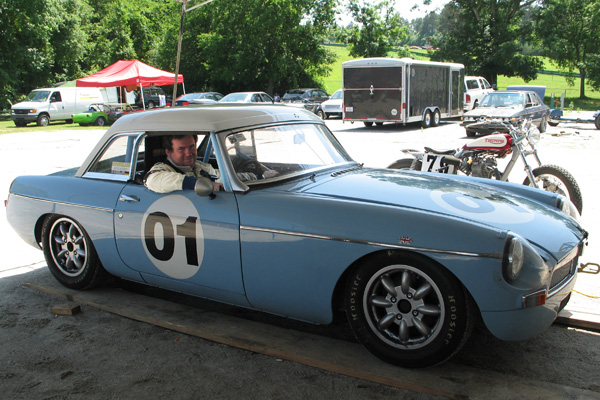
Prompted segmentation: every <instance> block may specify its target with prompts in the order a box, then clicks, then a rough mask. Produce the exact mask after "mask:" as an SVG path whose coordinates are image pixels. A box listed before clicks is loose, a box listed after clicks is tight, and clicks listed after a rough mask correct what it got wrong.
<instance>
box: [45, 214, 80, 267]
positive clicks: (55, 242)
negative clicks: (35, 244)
mask: <svg viewBox="0 0 600 400" xmlns="http://www.w3.org/2000/svg"><path fill="white" fill-rule="evenodd" d="M49 239H50V240H49V245H50V252H51V254H52V258H53V260H54V262H55V263H56V266H57V267H58V268H59V269H60V270H61V272H62V273H64V274H65V275H66V276H69V277H76V276H79V275H80V274H81V273H82V272H83V271H84V267H85V266H86V258H87V249H86V242H85V237H84V235H83V232H82V231H81V230H80V228H79V227H78V226H77V224H75V223H74V222H73V221H72V220H70V219H68V218H59V219H58V220H56V221H55V222H54V224H52V227H51V228H50V237H49Z"/></svg>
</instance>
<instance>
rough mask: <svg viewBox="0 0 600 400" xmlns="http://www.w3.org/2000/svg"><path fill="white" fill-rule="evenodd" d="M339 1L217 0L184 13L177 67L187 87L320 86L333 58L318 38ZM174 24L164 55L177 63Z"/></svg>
mask: <svg viewBox="0 0 600 400" xmlns="http://www.w3.org/2000/svg"><path fill="white" fill-rule="evenodd" d="M336 6H337V0H244V1H239V0H217V1H214V2H212V3H209V4H207V5H205V6H203V7H200V8H198V9H196V10H194V11H192V12H190V13H188V14H187V16H186V23H185V29H184V38H183V42H182V51H181V65H180V72H181V73H182V74H183V75H184V77H185V82H186V89H187V90H188V91H190V90H206V89H214V90H218V91H221V92H232V91H244V90H264V91H266V92H268V93H271V94H272V93H274V92H275V91H277V92H283V91H284V90H285V89H289V88H292V87H299V86H314V85H318V82H317V77H319V76H324V75H325V74H327V73H328V71H329V67H328V65H329V64H330V63H331V62H332V61H333V60H334V58H333V57H334V56H333V54H332V53H331V52H329V51H328V50H326V49H325V48H324V47H323V46H321V38H322V37H324V35H326V33H327V31H328V29H329V28H330V27H331V26H332V25H333V23H334V17H335V8H336ZM177 34H178V29H173V30H171V31H169V32H168V37H169V39H168V40H167V42H166V43H170V44H169V45H167V46H164V47H163V49H162V51H161V59H162V60H172V62H173V66H174V62H175V57H174V52H175V50H176V40H177Z"/></svg>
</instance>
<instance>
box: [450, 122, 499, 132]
mask: <svg viewBox="0 0 600 400" xmlns="http://www.w3.org/2000/svg"><path fill="white" fill-rule="evenodd" d="M460 125H461V126H463V127H464V128H465V129H466V131H467V132H468V133H473V134H476V135H477V134H479V135H489V134H492V133H498V132H503V133H508V130H507V129H506V127H505V126H504V125H502V124H501V123H498V122H488V121H486V122H475V121H464V122H463V123H461V124H460Z"/></svg>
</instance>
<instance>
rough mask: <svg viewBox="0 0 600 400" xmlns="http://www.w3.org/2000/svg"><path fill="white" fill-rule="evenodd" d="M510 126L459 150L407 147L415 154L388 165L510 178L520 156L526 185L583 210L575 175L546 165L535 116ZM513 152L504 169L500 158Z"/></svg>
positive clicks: (395, 167)
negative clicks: (531, 160) (539, 147)
mask: <svg viewBox="0 0 600 400" xmlns="http://www.w3.org/2000/svg"><path fill="white" fill-rule="evenodd" d="M501 124H502V125H503V126H504V127H505V128H506V130H507V131H508V132H507V133H505V132H497V133H493V134H491V135H487V136H483V137H480V138H477V139H475V140H472V141H470V142H468V143H467V144H465V145H464V146H463V147H462V148H460V149H456V150H434V149H432V148H431V147H425V151H424V152H419V151H417V150H403V152H404V153H408V154H410V155H411V156H412V157H413V158H405V159H400V160H397V161H395V162H394V163H392V164H391V165H390V166H389V167H388V168H392V169H411V170H420V171H429V172H438V173H444V174H457V173H459V172H461V173H464V174H466V175H470V176H475V177H481V178H488V179H498V180H501V181H508V177H509V175H510V173H511V172H512V170H513V168H514V166H515V164H516V163H517V160H518V159H521V160H522V161H523V163H524V164H525V172H526V173H527V177H526V178H525V180H524V181H523V185H526V186H534V187H538V188H542V189H544V190H547V191H549V192H554V193H559V194H561V195H563V196H565V197H567V198H568V199H570V200H571V201H572V202H573V204H574V205H575V207H576V208H577V210H578V211H579V213H580V214H581V212H582V209H583V199H582V197H581V190H580V189H579V185H578V184H577V181H575V178H574V177H573V175H571V174H570V173H569V172H568V171H567V170H565V169H564V168H562V167H559V166H557V165H550V164H547V165H543V164H542V162H541V161H540V158H539V156H538V152H537V149H536V147H535V145H536V144H537V142H538V141H539V139H540V131H539V130H538V128H536V127H535V126H533V125H532V124H531V120H527V119H526V120H521V121H516V122H514V123H505V122H502V123H501ZM507 155H512V156H511V158H510V160H509V161H508V164H507V165H506V167H505V168H504V171H501V170H500V169H499V168H498V160H499V159H502V158H504V157H506V156H507ZM527 156H533V157H534V159H535V161H536V162H537V164H538V167H536V168H532V167H531V165H530V164H529V163H528V161H527Z"/></svg>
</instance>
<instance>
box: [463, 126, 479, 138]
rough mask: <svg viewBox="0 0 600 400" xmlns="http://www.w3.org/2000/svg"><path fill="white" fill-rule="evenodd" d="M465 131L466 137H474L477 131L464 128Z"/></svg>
mask: <svg viewBox="0 0 600 400" xmlns="http://www.w3.org/2000/svg"><path fill="white" fill-rule="evenodd" d="M465 131H466V132H467V137H475V136H477V132H474V131H470V130H468V129H466V128H465Z"/></svg>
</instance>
